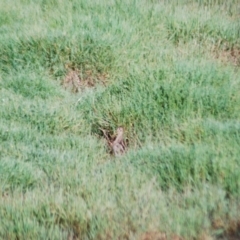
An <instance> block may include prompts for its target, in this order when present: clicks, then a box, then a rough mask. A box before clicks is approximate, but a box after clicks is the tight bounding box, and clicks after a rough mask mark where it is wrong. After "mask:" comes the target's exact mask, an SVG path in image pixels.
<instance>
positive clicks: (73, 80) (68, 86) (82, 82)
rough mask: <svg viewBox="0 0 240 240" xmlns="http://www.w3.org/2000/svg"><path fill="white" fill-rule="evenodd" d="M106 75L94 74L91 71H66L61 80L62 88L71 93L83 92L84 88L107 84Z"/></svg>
mask: <svg viewBox="0 0 240 240" xmlns="http://www.w3.org/2000/svg"><path fill="white" fill-rule="evenodd" d="M107 78H108V74H107V73H96V72H94V71H92V70H85V71H84V72H82V71H80V70H79V69H68V70H67V73H66V75H65V77H64V79H63V80H62V86H63V87H64V89H65V90H68V91H70V92H72V93H77V92H80V91H83V90H84V89H86V88H91V87H94V86H95V85H96V84H102V85H106V84H107Z"/></svg>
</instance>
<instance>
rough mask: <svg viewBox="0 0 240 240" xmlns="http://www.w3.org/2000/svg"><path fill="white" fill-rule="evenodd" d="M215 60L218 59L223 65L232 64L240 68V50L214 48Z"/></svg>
mask: <svg viewBox="0 0 240 240" xmlns="http://www.w3.org/2000/svg"><path fill="white" fill-rule="evenodd" d="M212 54H213V56H214V58H216V59H218V60H219V61H221V62H222V63H226V64H232V65H234V66H236V67H240V48H239V47H236V46H233V47H223V48H219V47H216V46H215V47H214V48H213V49H212Z"/></svg>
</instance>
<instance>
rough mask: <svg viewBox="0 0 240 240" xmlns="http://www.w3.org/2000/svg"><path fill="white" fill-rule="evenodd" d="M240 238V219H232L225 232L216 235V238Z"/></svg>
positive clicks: (235, 239)
mask: <svg viewBox="0 0 240 240" xmlns="http://www.w3.org/2000/svg"><path fill="white" fill-rule="evenodd" d="M239 239H240V221H232V222H231V223H230V224H229V227H228V228H227V230H226V231H224V233H223V234H221V235H220V236H218V237H216V240H239Z"/></svg>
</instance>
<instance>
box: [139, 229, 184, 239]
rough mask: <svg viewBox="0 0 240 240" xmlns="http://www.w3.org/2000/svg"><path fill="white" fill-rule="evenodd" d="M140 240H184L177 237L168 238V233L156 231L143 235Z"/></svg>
mask: <svg viewBox="0 0 240 240" xmlns="http://www.w3.org/2000/svg"><path fill="white" fill-rule="evenodd" d="M139 240H183V238H181V237H179V236H177V235H171V236H167V235H166V233H162V232H157V231H154V232H146V233H143V234H142V235H141V236H140V238H139Z"/></svg>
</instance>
